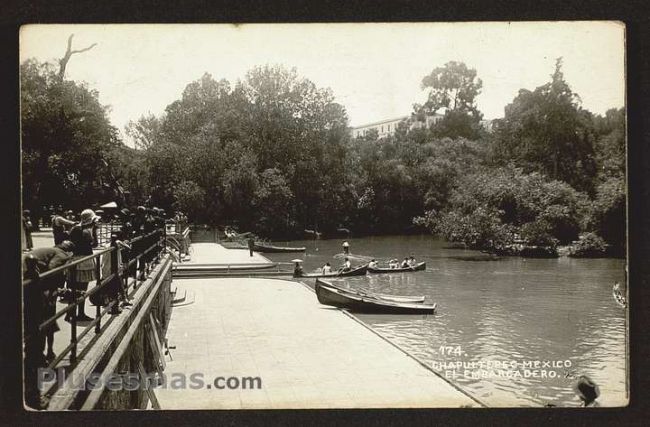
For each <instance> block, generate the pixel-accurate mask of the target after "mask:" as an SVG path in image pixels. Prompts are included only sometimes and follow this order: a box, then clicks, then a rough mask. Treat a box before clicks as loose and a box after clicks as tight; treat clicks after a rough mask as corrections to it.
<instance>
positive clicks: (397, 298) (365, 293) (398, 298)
mask: <svg viewBox="0 0 650 427" xmlns="http://www.w3.org/2000/svg"><path fill="white" fill-rule="evenodd" d="M326 283H327V286H329V287H331V288H334V289H336V290H338V291H341V292H347V293H349V294H353V295H357V296H361V297H368V298H377V299H381V300H384V301H392V302H406V303H412V304H418V303H423V302H424V296H409V295H389V294H380V293H377V292H371V291H369V290H367V289H354V290H352V289H345V288H341V287H339V286H336V285H335V284H333V283H331V282H326Z"/></svg>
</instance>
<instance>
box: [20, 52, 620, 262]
mask: <svg viewBox="0 0 650 427" xmlns="http://www.w3.org/2000/svg"><path fill="white" fill-rule="evenodd" d="M21 70H22V87H21V96H22V113H23V122H22V127H23V185H24V192H23V194H24V200H25V204H26V205H27V206H29V207H36V206H37V205H39V204H64V205H75V204H90V203H92V202H93V201H99V200H100V199H102V200H101V201H105V200H108V199H110V198H111V196H110V192H111V191H114V187H115V185H107V183H108V184H111V182H112V181H111V179H113V178H116V180H117V181H119V183H120V184H121V185H122V186H123V187H124V188H125V189H126V190H127V193H129V194H130V195H131V199H132V200H137V201H140V200H148V203H150V204H151V205H156V206H161V207H163V208H165V209H168V210H173V209H180V210H182V211H184V212H185V213H187V215H188V216H189V217H190V219H191V220H192V221H195V222H201V223H207V224H212V225H235V226H239V228H240V230H242V231H244V230H250V231H255V232H257V233H259V234H262V235H265V236H268V237H277V236H282V237H291V236H295V235H298V234H300V233H301V232H302V231H303V230H304V229H311V230H318V231H321V232H325V233H326V234H328V233H333V232H335V230H336V229H338V228H341V227H345V228H348V229H351V230H352V231H353V232H354V233H357V234H359V233H404V232H416V231H422V230H425V229H429V230H431V231H432V232H434V233H437V234H441V235H442V236H444V237H445V238H447V239H449V240H452V241H458V242H463V243H465V244H467V245H470V246H472V247H476V248H497V247H503V246H505V245H510V244H512V243H514V242H526V243H527V244H531V245H539V246H548V247H555V246H556V245H558V244H567V243H569V242H571V241H574V240H576V239H578V236H579V235H581V233H589V234H582V235H583V236H588V238H587V239H586V240H585V239H584V238H583V241H585V242H586V243H585V245H587V244H589V245H595V246H598V245H599V244H600V242H601V241H600V240H599V239H602V241H603V242H605V243H606V244H607V245H609V246H608V247H612V248H618V249H619V252H621V251H622V250H623V249H624V245H625V207H626V198H625V112H624V110H622V109H621V110H610V111H608V112H607V114H606V115H605V116H596V115H593V114H591V113H590V112H588V111H586V110H584V109H582V107H581V105H580V99H579V97H578V95H577V94H575V93H573V92H572V91H571V88H570V86H569V85H568V83H567V82H566V81H565V80H564V76H563V75H562V71H561V61H558V63H557V65H556V69H555V72H554V73H553V74H552V75H551V79H550V82H549V83H547V84H545V85H543V86H540V87H538V88H536V89H534V90H527V89H522V90H521V91H520V92H519V94H518V95H517V96H516V97H515V98H514V99H513V101H512V103H511V104H509V105H508V106H507V107H506V109H505V116H504V118H503V119H501V120H498V121H496V123H495V126H494V132H492V133H488V132H487V131H486V130H485V129H482V128H481V126H480V124H479V123H480V119H481V113H480V111H478V109H477V107H476V100H475V98H476V96H477V95H478V94H479V93H480V91H481V88H482V82H481V80H480V79H479V78H478V76H477V73H476V71H475V70H473V69H470V68H468V67H467V66H465V64H462V63H457V62H450V63H447V64H445V66H443V67H438V68H435V69H434V70H433V71H432V72H431V73H430V74H429V75H428V76H425V77H424V79H423V89H426V90H428V95H429V96H428V100H427V102H426V103H425V104H424V105H421V106H419V105H415V106H414V112H413V115H412V118H411V119H410V120H406V121H403V122H402V123H401V124H400V125H399V126H398V128H397V130H396V132H395V133H394V134H393V135H391V136H387V137H383V138H379V137H378V134H377V133H376V132H372V131H371V132H368V133H367V134H366V135H365V136H363V137H357V138H352V137H351V135H350V129H349V125H348V119H347V115H346V112H345V109H344V108H343V106H341V105H340V104H338V103H336V102H335V101H334V96H333V94H332V93H331V91H330V90H328V89H322V88H318V87H316V85H314V83H313V82H311V81H309V80H307V79H305V78H302V77H300V76H299V75H298V74H297V73H296V71H295V70H287V69H285V68H282V67H277V66H263V67H256V68H254V69H252V70H250V71H249V72H248V73H247V75H246V76H244V78H243V79H242V80H239V81H237V82H235V83H231V82H228V81H226V80H216V79H214V78H213V77H212V76H210V75H209V74H205V75H204V76H203V77H201V78H200V79H199V80H197V81H194V82H191V83H189V84H188V85H187V87H186V88H185V90H184V91H183V93H182V94H181V95H180V97H179V99H178V100H176V101H174V102H172V103H171V104H170V105H168V106H167V108H166V111H165V113H164V114H162V115H160V116H153V115H147V116H143V117H141V118H140V119H138V120H134V121H132V122H130V123H129V125H128V126H127V129H126V133H127V135H128V137H129V138H130V140H131V141H132V142H133V143H134V144H135V146H136V148H130V147H127V146H126V145H124V144H123V143H122V142H121V141H119V140H118V138H117V136H116V135H117V134H116V132H115V129H114V128H112V126H111V125H110V123H109V122H108V120H107V118H106V109H105V107H103V106H101V105H100V104H99V102H98V101H97V94H96V93H95V92H92V91H90V90H88V89H87V88H86V87H85V85H83V84H80V83H75V82H71V81H67V80H63V79H61V78H57V76H56V75H55V74H54V73H53V72H52V70H50V69H49V67H48V66H47V65H43V64H37V63H36V62H34V61H28V62H26V63H24V64H23V65H22V67H21ZM438 111H444V115H443V119H442V120H441V121H438V122H435V123H434V124H432V125H431V126H430V127H427V126H423V125H422V123H426V121H425V119H426V117H427V116H430V115H431V114H433V113H436V112H438ZM113 181H114V179H113ZM80 200H83V202H81V201H80Z"/></svg>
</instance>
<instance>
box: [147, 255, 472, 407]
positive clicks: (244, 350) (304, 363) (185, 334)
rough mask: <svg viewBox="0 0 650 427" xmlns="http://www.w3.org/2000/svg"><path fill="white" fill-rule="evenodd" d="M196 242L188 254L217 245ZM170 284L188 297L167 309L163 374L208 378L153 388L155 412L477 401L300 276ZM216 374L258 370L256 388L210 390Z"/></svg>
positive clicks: (469, 403)
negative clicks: (198, 383) (323, 299)
mask: <svg viewBox="0 0 650 427" xmlns="http://www.w3.org/2000/svg"><path fill="white" fill-rule="evenodd" d="M203 245H206V244H203ZM203 245H201V246H198V245H197V246H195V248H194V256H193V257H196V256H197V255H198V257H199V258H202V254H201V251H203V250H204V249H205V250H210V251H211V252H212V251H214V250H216V251H220V250H219V249H213V248H210V247H209V246H203ZM225 251H227V250H225ZM227 252H228V253H234V254H237V253H241V251H227ZM246 256H248V253H246ZM219 261H220V262H222V263H223V262H230V261H231V260H230V259H225V258H224V259H220V260H219ZM172 286H173V287H177V288H178V290H179V291H180V292H181V293H184V292H185V291H187V293H188V294H190V293H191V294H192V296H193V303H192V304H189V305H185V306H182V307H176V308H175V309H174V310H173V312H172V318H171V321H170V326H169V330H168V335H167V339H168V343H169V346H170V353H171V355H170V356H171V357H170V356H167V360H166V369H165V375H166V376H167V378H173V377H174V376H176V375H184V376H185V377H186V378H189V377H190V375H192V374H199V375H201V376H202V377H203V379H204V381H205V383H206V385H205V387H203V388H199V389H190V388H189V387H185V388H180V389H178V388H172V387H170V386H168V387H167V388H163V387H158V388H156V389H155V393H156V395H157V397H158V401H159V402H160V405H161V408H162V409H242V408H244V409H249V408H269V409H270V408H373V407H404V408H417V407H461V406H474V407H476V406H482V404H481V403H480V402H479V401H477V400H476V399H474V398H472V397H471V396H469V395H468V394H466V393H465V392H463V391H462V390H461V389H459V388H458V387H456V386H454V385H453V384H451V383H449V382H447V381H446V380H444V379H443V378H442V377H440V376H439V375H438V374H437V373H435V372H433V371H432V370H430V369H427V368H426V367H424V366H422V364H420V363H419V362H418V361H417V360H416V359H414V358H412V357H410V356H409V355H408V354H406V353H405V352H404V351H402V350H401V349H399V348H398V347H397V346H395V345H393V344H391V343H390V342H388V341H386V340H385V339H383V338H382V337H381V336H379V335H378V334H376V333H374V332H373V331H372V330H371V329H370V328H369V327H367V326H365V325H363V324H362V323H361V322H359V321H357V320H356V319H355V318H354V317H353V316H350V315H349V314H347V313H345V312H343V311H341V310H339V309H336V308H333V307H328V306H323V305H321V304H319V303H318V301H317V299H316V296H315V294H314V293H313V291H312V290H311V289H309V288H308V287H307V286H305V285H303V284H301V283H299V282H296V281H288V280H279V279H271V278H235V277H229V278H201V279H197V278H193V279H175V280H174V282H173V284H172ZM216 377H224V378H230V377H237V378H242V377H256V378H259V379H260V381H261V388H259V389H241V388H237V389H228V388H226V389H217V388H216V387H214V386H211V387H210V388H208V387H207V384H211V383H212V381H213V380H214V379H215V378H216Z"/></svg>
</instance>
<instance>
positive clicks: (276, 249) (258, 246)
mask: <svg viewBox="0 0 650 427" xmlns="http://www.w3.org/2000/svg"><path fill="white" fill-rule="evenodd" d="M306 249H307V248H305V247H304V246H301V247H297V248H293V247H290V246H274V245H269V244H267V243H261V242H255V243H254V244H253V250H254V251H255V252H265V253H290V252H305V250H306Z"/></svg>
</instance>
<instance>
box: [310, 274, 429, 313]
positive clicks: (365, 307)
mask: <svg viewBox="0 0 650 427" xmlns="http://www.w3.org/2000/svg"><path fill="white" fill-rule="evenodd" d="M316 297H317V298H318V302H320V303H321V304H324V305H331V306H334V307H338V308H346V309H348V310H350V311H352V312H356V313H386V314H433V313H434V312H435V310H436V304H410V303H399V302H392V301H386V300H382V299H379V298H370V297H365V296H360V295H353V294H350V293H346V292H341V291H340V290H338V289H336V288H334V287H332V286H331V284H329V283H328V282H325V281H323V280H320V279H317V280H316Z"/></svg>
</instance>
